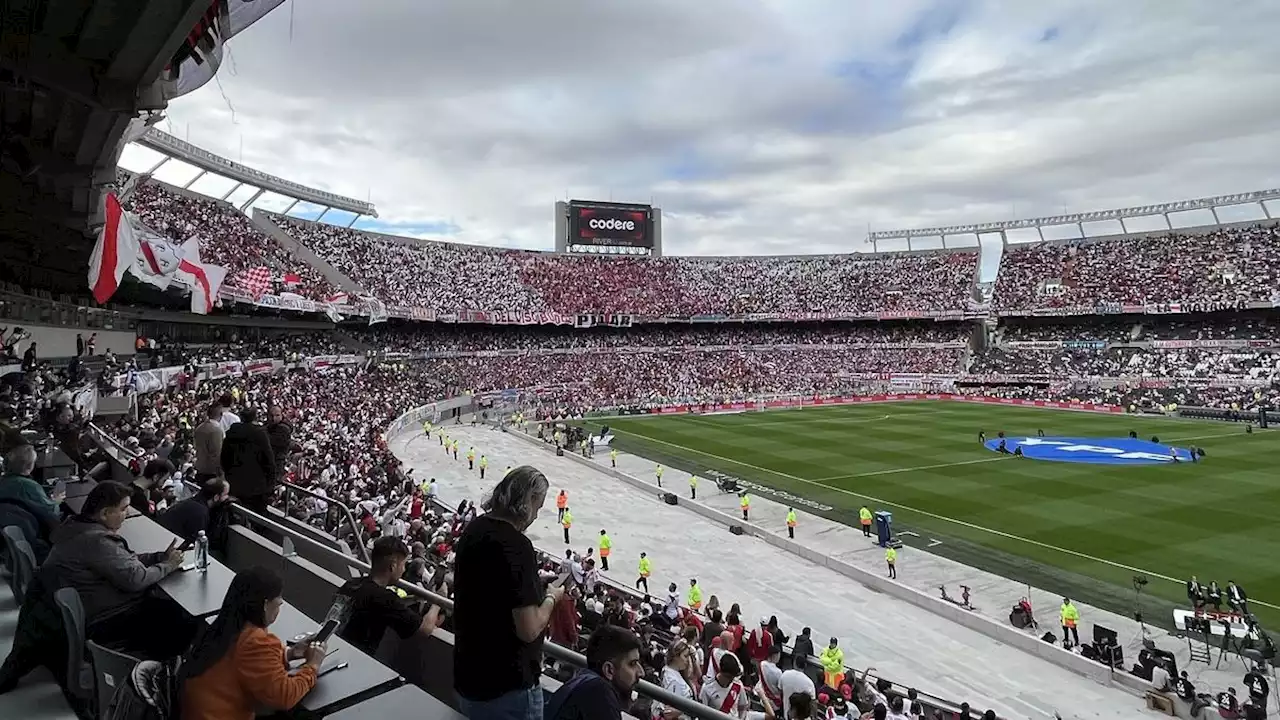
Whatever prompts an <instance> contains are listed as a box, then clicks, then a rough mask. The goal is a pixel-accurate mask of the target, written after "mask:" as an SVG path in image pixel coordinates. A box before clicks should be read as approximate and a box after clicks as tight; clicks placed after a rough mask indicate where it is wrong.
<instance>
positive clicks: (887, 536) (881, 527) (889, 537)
mask: <svg viewBox="0 0 1280 720" xmlns="http://www.w3.org/2000/svg"><path fill="white" fill-rule="evenodd" d="M875 518H876V544H877V545H879V546H880V547H888V546H889V543H891V542H893V513H891V512H889V511H888V510H878V511H876V515H875Z"/></svg>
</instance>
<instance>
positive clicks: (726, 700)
mask: <svg viewBox="0 0 1280 720" xmlns="http://www.w3.org/2000/svg"><path fill="white" fill-rule="evenodd" d="M698 699H699V700H701V701H702V704H703V705H706V706H707V707H713V708H716V709H718V710H719V711H720V712H722V713H724V714H726V715H731V716H733V717H742V713H744V712H746V710H747V709H748V708H749V707H750V705H751V702H750V698H748V697H747V693H746V689H745V688H743V687H742V683H741V682H740V681H738V680H734V681H733V682H731V683H729V687H724V686H722V685H721V684H720V683H718V682H715V681H712V682H709V683H706V684H705V685H703V686H702V693H701V694H700V696H699V698H698Z"/></svg>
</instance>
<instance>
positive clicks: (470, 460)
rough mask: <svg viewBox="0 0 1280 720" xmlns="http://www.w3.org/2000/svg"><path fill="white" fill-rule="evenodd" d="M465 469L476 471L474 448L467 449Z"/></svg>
mask: <svg viewBox="0 0 1280 720" xmlns="http://www.w3.org/2000/svg"><path fill="white" fill-rule="evenodd" d="M467 469H468V470H475V469H476V449H475V448H474V447H468V448H467Z"/></svg>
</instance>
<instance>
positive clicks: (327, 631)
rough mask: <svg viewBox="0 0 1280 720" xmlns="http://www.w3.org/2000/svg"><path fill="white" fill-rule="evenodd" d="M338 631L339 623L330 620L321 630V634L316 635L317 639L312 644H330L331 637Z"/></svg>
mask: <svg viewBox="0 0 1280 720" xmlns="http://www.w3.org/2000/svg"><path fill="white" fill-rule="evenodd" d="M337 629H338V621H337V620H330V621H328V622H326V623H325V624H324V625H323V626H322V627H321V628H320V632H318V633H316V637H315V639H314V640H312V641H311V642H317V643H325V642H328V641H329V636H330V635H332V634H333V631H334V630H337Z"/></svg>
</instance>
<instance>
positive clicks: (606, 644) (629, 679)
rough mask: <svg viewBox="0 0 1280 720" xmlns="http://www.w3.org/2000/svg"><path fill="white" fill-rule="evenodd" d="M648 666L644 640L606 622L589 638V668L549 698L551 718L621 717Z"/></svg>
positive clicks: (588, 719)
mask: <svg viewBox="0 0 1280 720" xmlns="http://www.w3.org/2000/svg"><path fill="white" fill-rule="evenodd" d="M643 674H644V668H643V667H642V666H641V664H640V639H639V638H637V637H636V635H635V633H633V632H631V631H630V630H626V629H623V628H620V627H617V626H615V625H602V626H600V627H599V628H598V629H597V630H596V631H595V632H594V633H592V634H591V638H590V639H588V640H587V667H586V668H584V669H582V670H579V671H578V672H577V674H575V675H574V676H573V677H572V678H571V679H570V680H569V681H568V682H566V683H565V684H564V685H561V686H560V689H559V690H557V691H556V692H555V694H554V695H552V696H551V698H550V699H549V700H548V701H547V707H546V712H545V713H544V714H543V717H545V718H547V720H609V719H612V720H621V719H622V712H623V710H624V709H626V708H627V707H628V706H630V704H631V692H632V690H633V689H634V688H635V686H636V683H637V682H639V681H640V677H641V676H642V675H643Z"/></svg>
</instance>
